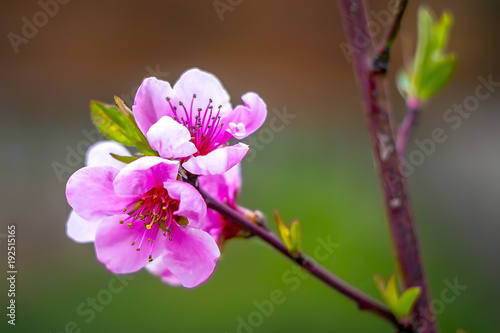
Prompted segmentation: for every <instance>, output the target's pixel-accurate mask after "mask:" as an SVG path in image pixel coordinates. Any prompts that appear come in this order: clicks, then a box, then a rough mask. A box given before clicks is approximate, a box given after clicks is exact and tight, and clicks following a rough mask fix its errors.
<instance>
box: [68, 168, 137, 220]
mask: <svg viewBox="0 0 500 333" xmlns="http://www.w3.org/2000/svg"><path fill="white" fill-rule="evenodd" d="M117 174H118V169H115V168H113V167H103V166H89V167H84V168H82V169H80V170H78V171H77V172H75V173H74V174H73V175H72V176H71V177H70V178H69V179H68V183H67V184H66V199H67V200H68V203H69V205H70V206H71V207H72V208H73V209H74V210H75V212H76V213H77V214H78V215H80V216H81V217H82V218H84V219H85V220H87V221H92V222H94V221H99V220H100V219H101V218H102V217H104V216H109V215H113V214H116V213H119V212H121V211H123V208H125V207H127V206H128V205H129V204H130V202H132V201H133V200H134V198H136V196H134V195H116V193H115V190H114V187H113V180H114V179H115V177H116V175H117Z"/></svg>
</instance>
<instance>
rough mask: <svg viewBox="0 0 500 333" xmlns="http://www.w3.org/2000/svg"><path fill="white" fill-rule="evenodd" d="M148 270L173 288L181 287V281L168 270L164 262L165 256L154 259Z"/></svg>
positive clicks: (147, 267)
mask: <svg viewBox="0 0 500 333" xmlns="http://www.w3.org/2000/svg"><path fill="white" fill-rule="evenodd" d="M146 270H147V271H148V272H149V273H150V274H151V275H154V276H157V277H158V278H159V279H160V280H161V281H162V282H164V283H166V284H168V285H170V286H171V287H178V286H180V285H181V284H180V282H179V280H177V278H176V277H175V276H174V274H172V272H171V271H170V270H169V269H168V267H167V265H165V262H164V261H163V256H160V257H159V258H156V259H154V260H153V261H152V262H151V263H150V264H148V265H147V266H146Z"/></svg>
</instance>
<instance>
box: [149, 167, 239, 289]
mask: <svg viewBox="0 0 500 333" xmlns="http://www.w3.org/2000/svg"><path fill="white" fill-rule="evenodd" d="M198 179H199V182H200V187H201V188H202V189H203V190H205V191H207V193H208V194H210V195H211V196H212V197H214V198H215V199H217V200H219V201H220V202H224V203H226V204H228V205H229V206H231V207H233V208H236V209H237V205H236V196H237V194H238V192H239V190H240V188H241V183H242V180H241V167H240V165H239V164H237V165H236V166H234V167H233V168H231V169H230V170H228V171H226V172H225V173H224V174H222V175H213V176H212V175H210V176H201V177H199V178H198ZM203 230H204V231H206V232H207V233H209V234H210V236H212V238H213V239H214V240H215V241H216V242H217V244H218V245H219V248H220V249H221V250H222V249H223V247H224V245H225V242H226V241H227V240H228V239H230V238H233V237H237V236H239V234H240V233H241V231H242V230H243V229H242V228H241V227H240V226H239V225H237V224H236V223H234V222H231V221H229V220H227V219H226V218H224V217H223V216H222V215H220V214H219V213H217V212H216V211H214V210H211V209H209V210H208V211H207V219H206V223H205V224H204V225H203ZM146 270H148V271H149V272H150V273H151V274H154V275H157V276H159V277H160V278H161V280H162V281H164V282H166V283H168V284H170V285H179V284H180V282H179V281H178V279H177V278H176V277H175V275H174V274H173V273H172V272H171V271H170V270H169V268H168V266H166V265H165V264H164V263H163V262H162V261H153V262H152V263H151V264H149V265H148V266H146Z"/></svg>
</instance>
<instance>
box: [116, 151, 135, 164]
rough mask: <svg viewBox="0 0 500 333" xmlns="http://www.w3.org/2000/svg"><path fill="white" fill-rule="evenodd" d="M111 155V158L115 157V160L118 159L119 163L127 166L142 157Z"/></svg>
mask: <svg viewBox="0 0 500 333" xmlns="http://www.w3.org/2000/svg"><path fill="white" fill-rule="evenodd" d="M109 154H110V155H111V156H113V157H114V158H115V159H117V160H118V161H120V162H123V163H126V164H128V163H130V162H133V161H135V160H137V159H138V158H140V157H141V156H121V155H116V154H113V153H109Z"/></svg>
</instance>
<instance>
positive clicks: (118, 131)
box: [90, 100, 158, 156]
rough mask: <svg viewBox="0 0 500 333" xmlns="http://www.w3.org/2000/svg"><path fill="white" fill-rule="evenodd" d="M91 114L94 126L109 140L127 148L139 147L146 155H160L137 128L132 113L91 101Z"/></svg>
mask: <svg viewBox="0 0 500 333" xmlns="http://www.w3.org/2000/svg"><path fill="white" fill-rule="evenodd" d="M120 101H121V100H120ZM122 103H123V102H122ZM123 106H124V104H123ZM127 109H128V108H127ZM129 111H130V110H129ZM90 114H91V118H92V122H93V123H94V125H95V126H96V127H97V129H98V130H99V131H100V132H101V133H102V134H103V135H104V136H106V137H107V138H109V139H111V140H114V141H116V142H119V143H121V144H124V145H126V146H134V147H137V148H138V149H139V150H140V151H141V152H143V153H144V154H145V155H156V156H157V155H158V153H157V152H155V151H154V150H153V149H152V148H151V147H150V146H149V143H148V141H147V139H146V138H145V137H144V135H143V134H142V132H141V131H140V129H139V128H138V127H137V124H136V122H135V120H134V117H133V115H132V113H131V111H130V113H128V112H127V111H126V110H124V111H122V110H121V109H119V108H117V107H116V106H113V105H109V104H104V103H101V102H96V101H91V102H90Z"/></svg>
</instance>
